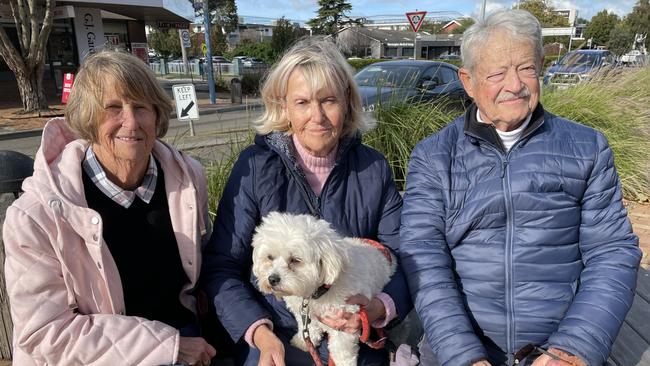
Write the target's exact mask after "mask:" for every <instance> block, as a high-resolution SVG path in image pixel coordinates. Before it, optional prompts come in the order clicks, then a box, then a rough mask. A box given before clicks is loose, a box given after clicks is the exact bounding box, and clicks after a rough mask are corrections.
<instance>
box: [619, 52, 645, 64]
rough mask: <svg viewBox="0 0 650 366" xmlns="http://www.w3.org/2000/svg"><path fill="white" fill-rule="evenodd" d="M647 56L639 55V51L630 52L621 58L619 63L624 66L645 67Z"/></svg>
mask: <svg viewBox="0 0 650 366" xmlns="http://www.w3.org/2000/svg"><path fill="white" fill-rule="evenodd" d="M646 56H647V55H645V54H643V53H641V51H639V50H632V51H630V52H628V53H626V54H624V55H622V56H621V63H623V64H624V65H631V66H632V65H639V66H641V65H645V63H646V61H647V58H646Z"/></svg>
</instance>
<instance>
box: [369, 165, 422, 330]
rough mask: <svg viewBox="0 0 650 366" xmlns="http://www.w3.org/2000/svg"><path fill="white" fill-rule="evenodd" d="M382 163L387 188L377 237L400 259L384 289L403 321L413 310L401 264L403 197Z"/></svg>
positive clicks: (387, 168) (389, 171) (386, 167)
mask: <svg viewBox="0 0 650 366" xmlns="http://www.w3.org/2000/svg"><path fill="white" fill-rule="evenodd" d="M382 163H383V171H384V174H383V175H382V176H383V178H384V181H383V186H384V187H385V188H384V192H385V193H384V205H383V210H382V212H381V213H380V214H381V218H380V220H379V228H378V235H377V236H378V239H379V241H380V242H381V243H384V244H386V245H388V246H389V247H390V248H391V249H392V250H393V253H395V256H396V257H397V258H398V263H397V268H396V269H395V273H394V274H393V277H391V279H390V282H388V283H387V284H386V286H385V287H384V292H385V293H386V294H388V295H389V296H390V297H391V299H392V300H393V303H394V304H395V310H396V311H397V317H398V318H399V319H400V320H403V319H404V318H405V317H406V315H408V313H409V312H410V311H411V309H412V308H413V303H412V301H411V296H410V294H409V291H408V284H407V282H406V277H405V276H404V269H403V268H402V265H401V264H400V263H399V242H400V241H399V229H400V214H401V208H402V197H401V196H400V195H399V192H397V188H396V187H395V181H394V180H393V174H392V171H391V170H390V167H389V166H388V162H387V161H386V160H383V162H382Z"/></svg>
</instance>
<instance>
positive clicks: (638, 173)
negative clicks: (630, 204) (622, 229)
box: [542, 67, 650, 202]
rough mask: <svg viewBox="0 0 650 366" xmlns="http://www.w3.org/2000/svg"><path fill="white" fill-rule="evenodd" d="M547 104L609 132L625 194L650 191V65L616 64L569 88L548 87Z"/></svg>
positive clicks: (643, 196)
mask: <svg viewBox="0 0 650 366" xmlns="http://www.w3.org/2000/svg"><path fill="white" fill-rule="evenodd" d="M542 105H544V108H545V109H546V110H548V111H550V112H552V113H554V114H556V115H559V116H562V117H564V118H567V119H570V120H573V121H577V122H579V123H582V124H584V125H586V126H590V127H592V128H594V129H596V130H598V131H601V132H602V133H604V134H605V136H606V137H607V139H608V140H609V144H610V146H611V148H612V151H613V152H614V162H615V165H616V169H617V171H618V174H619V176H620V178H621V183H622V187H623V196H624V197H625V198H626V199H628V200H634V201H640V202H643V201H647V200H648V197H649V196H650V179H649V178H650V67H644V68H621V67H619V68H615V69H611V70H607V71H606V72H604V73H602V74H600V75H596V76H595V77H594V78H593V79H592V80H590V81H588V82H583V83H580V84H578V85H576V86H574V87H571V88H568V89H564V90H543V91H542Z"/></svg>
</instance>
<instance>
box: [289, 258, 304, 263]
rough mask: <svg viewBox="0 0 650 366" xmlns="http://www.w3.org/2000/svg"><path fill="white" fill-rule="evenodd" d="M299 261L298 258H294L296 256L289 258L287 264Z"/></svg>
mask: <svg viewBox="0 0 650 366" xmlns="http://www.w3.org/2000/svg"><path fill="white" fill-rule="evenodd" d="M300 262H302V261H301V260H300V258H296V257H291V258H289V264H298V263H300Z"/></svg>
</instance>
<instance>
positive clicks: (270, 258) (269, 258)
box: [266, 254, 274, 261]
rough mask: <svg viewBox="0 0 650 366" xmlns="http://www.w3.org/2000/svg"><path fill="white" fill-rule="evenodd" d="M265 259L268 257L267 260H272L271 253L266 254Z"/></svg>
mask: <svg viewBox="0 0 650 366" xmlns="http://www.w3.org/2000/svg"><path fill="white" fill-rule="evenodd" d="M266 259H268V260H270V261H272V260H273V259H274V258H273V256H272V255H270V254H269V255H267V256H266Z"/></svg>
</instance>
